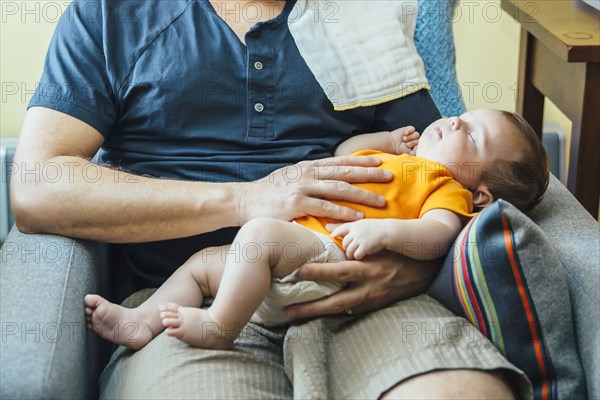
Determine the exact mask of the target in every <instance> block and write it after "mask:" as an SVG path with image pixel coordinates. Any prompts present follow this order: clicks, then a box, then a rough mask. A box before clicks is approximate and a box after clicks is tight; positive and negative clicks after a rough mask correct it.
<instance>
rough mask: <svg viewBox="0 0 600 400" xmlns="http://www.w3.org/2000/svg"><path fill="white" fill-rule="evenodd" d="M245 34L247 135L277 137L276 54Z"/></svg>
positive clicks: (258, 137) (259, 137)
mask: <svg viewBox="0 0 600 400" xmlns="http://www.w3.org/2000/svg"><path fill="white" fill-rule="evenodd" d="M252 36H253V35H246V47H247V55H248V56H247V65H246V68H247V73H248V104H247V107H248V131H247V136H248V138H256V139H267V140H268V139H274V138H275V107H274V106H275V95H274V88H275V81H274V80H275V71H274V68H275V55H274V51H273V49H272V48H270V47H267V46H265V44H264V42H263V43H262V44H259V43H258V42H257V41H255V40H253V39H252Z"/></svg>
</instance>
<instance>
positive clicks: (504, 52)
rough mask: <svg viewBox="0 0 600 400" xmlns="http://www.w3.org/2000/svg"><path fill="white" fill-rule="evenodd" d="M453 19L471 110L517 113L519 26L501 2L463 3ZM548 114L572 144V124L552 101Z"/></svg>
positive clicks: (460, 75) (460, 70)
mask: <svg viewBox="0 0 600 400" xmlns="http://www.w3.org/2000/svg"><path fill="white" fill-rule="evenodd" d="M453 20H454V21H455V22H454V41H455V43H456V52H457V54H456V58H457V69H458V79H459V82H460V84H461V87H462V89H463V97H464V99H465V103H466V106H467V108H468V109H474V108H479V107H492V108H499V109H504V110H509V111H515V108H516V82H517V74H518V58H519V40H520V28H519V24H517V23H516V22H515V21H514V19H513V18H512V17H511V16H510V15H509V14H508V13H506V12H504V11H502V10H501V8H500V1H499V0H486V1H461V2H460V3H459V4H458V6H457V10H456V15H455V16H454V19H453ZM544 111H545V113H544V114H545V115H544V119H545V120H550V121H555V122H558V123H559V125H560V126H561V128H562V130H563V132H565V133H566V135H567V145H568V142H569V136H570V133H571V121H569V120H568V119H567V118H566V117H565V116H564V115H563V114H562V112H561V111H560V110H559V109H558V108H557V107H556V106H555V105H554V104H553V103H552V102H550V101H549V100H546V106H545V108H544ZM567 158H568V154H567Z"/></svg>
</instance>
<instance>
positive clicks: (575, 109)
mask: <svg viewBox="0 0 600 400" xmlns="http://www.w3.org/2000/svg"><path fill="white" fill-rule="evenodd" d="M501 4H502V9H503V10H504V12H507V13H508V14H510V15H511V16H512V17H513V18H514V19H515V20H516V21H517V22H519V23H520V24H521V47H520V54H519V58H520V59H519V82H518V87H519V90H518V97H517V112H518V113H520V114H521V115H523V116H524V117H525V119H527V121H529V123H530V124H531V125H532V126H533V128H534V129H535V130H536V132H537V133H538V134H539V135H540V137H541V133H542V118H543V114H544V97H548V98H549V99H550V100H552V102H553V103H554V104H556V105H557V107H558V108H560V109H561V110H562V111H563V112H564V113H565V115H566V116H567V117H568V118H569V119H571V121H572V123H573V130H572V132H571V152H570V161H569V176H568V179H567V187H568V188H569V190H570V191H571V192H572V193H573V194H574V195H575V197H577V199H578V200H579V201H580V202H581V204H583V206H584V207H585V208H586V209H587V210H588V211H589V212H590V213H591V214H592V215H593V216H594V217H595V218H598V201H599V196H600V12H599V11H597V10H595V9H594V8H592V7H591V6H589V5H587V4H585V3H583V2H582V1H581V0H537V1H536V0H520V1H519V0H501Z"/></svg>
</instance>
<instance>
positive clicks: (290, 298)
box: [251, 228, 346, 326]
mask: <svg viewBox="0 0 600 400" xmlns="http://www.w3.org/2000/svg"><path fill="white" fill-rule="evenodd" d="M307 229H308V228H307ZM311 232H313V233H314V234H315V235H317V236H318V237H319V239H320V240H321V241H322V242H323V244H324V245H325V251H323V252H322V253H321V254H319V255H318V256H316V257H313V258H312V259H311V260H309V262H323V263H324V262H336V261H345V260H346V256H345V255H344V252H343V251H342V250H340V248H339V247H338V246H337V244H335V242H334V241H333V239H331V238H330V237H329V236H326V235H323V234H321V233H317V232H314V231H311ZM342 287H343V285H342V284H340V283H338V282H331V281H305V280H300V279H298V270H295V271H294V272H292V273H291V274H289V275H286V276H284V277H283V278H275V279H273V280H272V281H271V288H270V289H269V293H267V296H266V297H265V299H264V300H263V302H262V303H261V305H260V306H259V307H258V309H257V310H256V311H255V312H254V315H253V316H252V318H251V321H252V322H255V323H258V324H261V325H266V326H276V325H284V324H286V323H288V322H290V321H291V319H290V318H288V317H287V316H286V315H285V312H284V311H283V310H284V307H286V306H289V305H290V304H296V303H304V302H306V301H311V300H316V299H320V298H322V297H326V296H330V295H332V294H333V293H335V292H338V291H340V290H341V289H342Z"/></svg>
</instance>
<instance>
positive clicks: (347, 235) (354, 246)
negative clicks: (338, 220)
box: [325, 219, 388, 260]
mask: <svg viewBox="0 0 600 400" xmlns="http://www.w3.org/2000/svg"><path fill="white" fill-rule="evenodd" d="M325 228H326V229H327V230H328V231H329V232H331V237H333V238H337V237H341V238H344V240H343V241H342V246H344V250H345V251H346V258H348V259H349V260H362V259H363V258H364V257H365V256H368V255H370V254H375V253H377V252H379V251H380V250H383V249H385V248H386V244H387V239H388V234H387V230H386V224H385V223H384V221H383V220H381V219H379V220H377V219H363V220H360V221H355V222H347V223H345V224H327V226H326V227H325Z"/></svg>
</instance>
